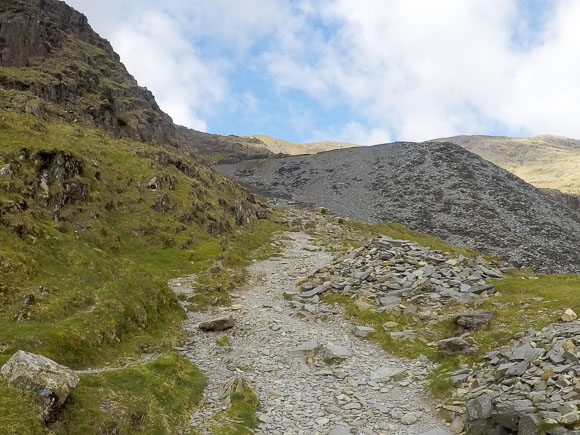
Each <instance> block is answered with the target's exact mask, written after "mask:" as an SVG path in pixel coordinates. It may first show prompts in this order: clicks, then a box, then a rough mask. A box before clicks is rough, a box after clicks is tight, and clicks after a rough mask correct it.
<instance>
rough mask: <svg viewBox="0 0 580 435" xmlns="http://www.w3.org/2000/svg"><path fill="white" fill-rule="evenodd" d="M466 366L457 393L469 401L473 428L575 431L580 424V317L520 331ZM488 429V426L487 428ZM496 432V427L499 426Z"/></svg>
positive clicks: (457, 397) (481, 431)
mask: <svg viewBox="0 0 580 435" xmlns="http://www.w3.org/2000/svg"><path fill="white" fill-rule="evenodd" d="M516 337H517V338H515V339H514V341H513V343H512V344H510V345H508V346H504V347H502V348H500V349H497V350H494V351H492V352H490V353H488V354H487V355H486V356H485V357H484V362H482V363H479V364H478V365H477V366H476V367H474V368H473V369H472V370H466V372H467V375H466V380H467V383H466V384H464V385H463V386H461V387H460V388H459V389H458V390H457V391H456V392H455V393H454V396H455V397H454V400H455V401H458V400H465V401H466V412H465V420H466V426H467V428H468V430H469V433H474V434H484V433H485V434H487V433H491V431H492V430H496V431H498V432H497V433H506V434H509V433H513V434H515V433H517V434H522V435H524V434H535V433H538V430H539V428H540V427H541V428H543V429H544V430H545V433H547V434H567V433H576V431H577V430H578V428H579V427H580V412H579V410H578V405H579V404H580V401H579V400H578V397H579V396H578V394H579V391H580V383H579V382H578V373H580V352H579V351H578V347H577V346H580V322H578V321H572V322H568V323H565V322H562V323H554V324H551V325H548V326H546V327H545V328H543V329H542V330H541V331H536V330H532V329H530V330H529V331H527V332H524V333H520V334H517V335H516ZM487 431H489V432H487ZM494 433H496V432H494Z"/></svg>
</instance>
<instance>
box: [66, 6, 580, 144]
mask: <svg viewBox="0 0 580 435" xmlns="http://www.w3.org/2000/svg"><path fill="white" fill-rule="evenodd" d="M66 2H67V3H68V4H69V5H71V6H72V7H74V8H75V9H77V10H79V11H81V12H83V13H84V14H85V15H86V16H87V17H88V18H89V22H90V23H91V25H92V26H93V28H94V29H95V31H97V32H98V33H99V34H100V35H101V36H103V37H104V38H106V39H108V40H109V41H110V42H111V44H112V45H113V48H114V49H115V50H116V51H117V53H119V55H120V56H121V60H122V62H123V63H124V64H125V65H126V67H127V69H128V70H129V72H131V74H133V75H134V76H135V78H136V79H137V80H138V81H139V83H140V85H142V86H145V87H147V88H148V89H150V90H151V91H152V92H153V93H154V95H155V96H156V99H157V101H158V103H159V105H160V106H161V108H162V109H163V110H164V111H166V112H167V113H169V115H171V116H172V118H173V120H174V121H175V122H176V123H178V124H181V125H185V126H187V127H191V128H194V129H196V130H201V131H207V132H210V133H218V134H224V135H228V134H236V135H252V134H267V135H270V136H273V137H277V138H282V139H286V140H290V141H294V142H312V141H321V140H334V141H346V142H352V143H356V144H361V145H370V144H376V143H385V142H391V141H396V140H405V141H421V140H428V139H434V138H440V137H448V136H454V135H459V134H489V135H505V136H532V135H538V134H555V135H560V136H568V137H573V138H580V26H579V25H578V23H580V0H437V1H433V0H211V1H208V0H139V1H134V0H99V1H98V2H95V1H94V0H66Z"/></svg>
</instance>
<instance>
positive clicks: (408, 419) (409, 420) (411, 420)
mask: <svg viewBox="0 0 580 435" xmlns="http://www.w3.org/2000/svg"><path fill="white" fill-rule="evenodd" d="M418 420H419V419H418V418H417V416H416V415H415V414H414V413H412V412H410V413H408V414H405V415H403V417H402V418H401V423H403V424H406V425H408V426H409V425H412V424H415V423H417V421H418Z"/></svg>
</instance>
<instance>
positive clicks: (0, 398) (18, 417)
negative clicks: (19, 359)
mask: <svg viewBox="0 0 580 435" xmlns="http://www.w3.org/2000/svg"><path fill="white" fill-rule="evenodd" d="M0 410H1V411H2V413H1V414H0V417H1V418H0V434H11V435H36V434H43V433H45V430H44V425H43V424H42V423H41V421H40V419H39V417H38V416H39V415H40V413H41V409H40V408H39V407H37V406H36V405H35V404H34V402H33V401H32V399H31V398H30V397H28V395H27V394H25V393H23V392H22V391H20V390H16V389H14V388H12V387H10V386H9V385H7V384H6V383H5V382H4V381H3V380H1V379H0Z"/></svg>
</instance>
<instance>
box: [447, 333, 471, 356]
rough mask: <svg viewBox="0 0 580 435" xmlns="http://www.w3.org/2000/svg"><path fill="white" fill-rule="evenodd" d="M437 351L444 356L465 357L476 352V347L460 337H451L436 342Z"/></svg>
mask: <svg viewBox="0 0 580 435" xmlns="http://www.w3.org/2000/svg"><path fill="white" fill-rule="evenodd" d="M437 350H438V351H439V352H441V353H443V354H445V355H465V354H471V353H475V352H477V346H476V345H474V344H472V343H470V342H468V341H467V340H465V338H462V337H451V338H446V339H444V340H439V341H438V342H437Z"/></svg>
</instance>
